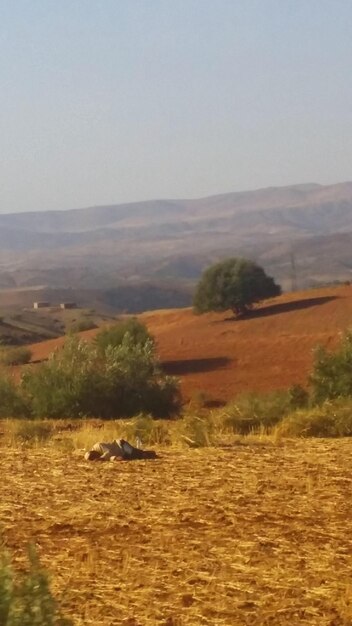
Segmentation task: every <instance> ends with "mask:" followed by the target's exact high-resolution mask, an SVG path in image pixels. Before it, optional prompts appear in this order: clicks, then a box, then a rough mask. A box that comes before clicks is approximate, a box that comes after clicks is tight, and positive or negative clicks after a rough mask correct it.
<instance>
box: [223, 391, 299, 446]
mask: <svg viewBox="0 0 352 626" xmlns="http://www.w3.org/2000/svg"><path fill="white" fill-rule="evenodd" d="M290 410H291V406H290V396H289V394H288V393H287V392H286V391H276V392H273V393H268V394H265V395H264V394H263V395H260V394H257V393H250V394H245V395H242V396H239V398H238V399H237V400H236V401H235V402H232V403H231V404H229V405H227V406H226V407H225V408H224V409H223V410H222V411H221V413H220V416H221V418H222V422H223V425H224V427H225V428H230V429H231V430H233V432H235V433H238V434H243V435H246V434H248V433H250V432H252V431H254V430H257V429H259V428H266V429H270V428H271V427H272V426H274V425H275V424H277V423H278V422H279V421H280V420H281V419H282V418H283V417H284V416H285V415H287V413H289V412H290Z"/></svg>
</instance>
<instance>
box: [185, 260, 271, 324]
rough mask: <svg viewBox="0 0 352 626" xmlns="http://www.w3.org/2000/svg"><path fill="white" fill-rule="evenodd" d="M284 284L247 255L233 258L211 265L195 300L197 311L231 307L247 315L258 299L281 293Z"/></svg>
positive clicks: (198, 287)
mask: <svg viewBox="0 0 352 626" xmlns="http://www.w3.org/2000/svg"><path fill="white" fill-rule="evenodd" d="M280 293H281V287H280V286H279V285H277V284H276V283H275V282H274V280H273V278H271V276H267V275H266V273H265V272H264V270H263V268H262V267H260V266H259V265H257V264H256V263H254V262H253V261H249V260H247V259H242V258H236V257H235V258H230V259H226V260H225V261H221V262H220V263H216V264H215V265H212V266H211V267H209V268H208V269H207V270H206V271H205V272H204V273H203V275H202V277H201V279H200V282H199V283H198V286H197V289H196V293H195V296H194V300H193V307H194V310H195V312H196V313H206V312H208V311H227V310H228V309H231V310H232V311H233V312H234V313H235V315H236V316H239V315H244V314H245V313H247V311H248V310H249V309H250V308H251V306H252V305H253V304H254V303H255V302H259V301H260V300H263V299H264V298H271V297H274V296H278V295H280Z"/></svg>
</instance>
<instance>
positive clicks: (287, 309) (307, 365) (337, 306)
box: [31, 286, 352, 404]
mask: <svg viewBox="0 0 352 626" xmlns="http://www.w3.org/2000/svg"><path fill="white" fill-rule="evenodd" d="M140 319H141V320H142V321H143V322H145V323H146V324H147V326H148V328H149V330H150V331H151V333H152V334H153V335H154V336H155V338H156V340H157V346H158V351H159V355H160V358H161V360H162V362H163V363H164V365H165V368H166V370H167V371H168V372H169V373H170V374H174V375H176V376H178V377H179V378H180V380H181V384H182V391H183V395H184V398H185V400H189V399H191V398H192V397H193V396H194V395H195V394H197V392H206V394H207V396H208V398H209V399H210V400H212V401H214V403H219V404H221V403H225V402H227V401H229V400H231V399H232V398H233V397H235V396H236V395H237V394H239V393H243V392H248V391H258V392H267V391H272V390H276V389H287V388H288V387H290V386H291V385H293V384H298V383H299V384H302V385H305V384H306V383H307V376H308V373H309V371H310V369H311V366H312V360H313V349H314V347H315V346H316V345H317V344H318V343H321V344H324V345H326V346H329V347H330V346H331V347H332V346H334V345H335V344H336V341H337V340H338V337H339V334H340V332H341V331H342V330H344V329H346V328H347V327H349V326H350V325H351V323H352V322H351V321H352V287H351V286H340V287H330V288H325V289H314V290H310V291H304V292H299V293H294V294H292V293H291V294H285V295H283V296H281V297H279V298H275V299H273V300H268V301H266V302H263V303H261V304H260V306H258V308H256V309H255V310H254V311H253V312H252V314H251V315H250V316H249V317H248V318H246V319H242V320H235V319H234V318H233V317H232V316H231V313H229V312H227V313H223V314H217V313H209V314H206V315H202V316H196V315H193V313H192V311H191V309H173V310H163V311H153V312H151V313H144V314H142V315H141V316H140ZM96 332H97V331H96V330H93V331H86V332H84V333H81V335H82V337H84V338H86V339H91V338H93V337H94V336H95V335H96ZM62 342H63V338H59V339H54V340H50V341H46V342H43V343H39V344H34V345H32V346H31V349H32V351H33V360H34V361H40V360H43V359H46V358H47V357H48V355H49V354H50V352H52V351H53V350H54V349H55V347H57V346H60V345H62Z"/></svg>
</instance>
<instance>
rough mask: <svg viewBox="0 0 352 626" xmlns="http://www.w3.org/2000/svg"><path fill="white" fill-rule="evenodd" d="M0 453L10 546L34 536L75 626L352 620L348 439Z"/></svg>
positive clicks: (330, 624) (290, 624) (240, 625)
mask: <svg viewBox="0 0 352 626" xmlns="http://www.w3.org/2000/svg"><path fill="white" fill-rule="evenodd" d="M1 452H2V453H1V458H0V468H1V471H2V474H3V476H4V478H5V477H6V480H5V479H4V480H3V481H2V485H1V492H0V493H1V498H0V517H1V526H2V532H3V534H4V538H5V540H6V543H7V545H8V546H9V547H10V548H11V550H13V552H14V555H15V561H16V563H17V565H19V566H21V565H22V564H23V562H24V548H25V544H26V543H27V542H28V541H29V540H34V541H35V542H36V544H37V546H38V551H39V554H40V557H41V559H42V562H43V564H44V565H45V566H46V567H47V568H48V569H49V571H50V573H51V574H52V577H53V588H54V591H55V593H56V594H58V596H59V597H60V596H62V598H63V608H64V610H65V612H66V614H67V615H68V616H71V617H73V618H74V623H75V626H83V625H84V626H92V625H93V624H94V626H112V625H120V624H121V625H126V626H127V625H128V626H137V625H140V626H152V625H159V626H176V625H177V626H189V625H192V626H198V625H201V624H207V625H209V626H210V625H211V626H213V625H216V626H244V625H248V626H249V625H250V626H264V625H269V624H270V625H275V626H277V625H280V626H281V625H287V626H296V625H298V624H299V625H303V624H306V625H309V626H315V625H316V626H348V625H350V624H351V623H352V588H351V573H352V489H351V488H352V478H351V471H350V470H351V456H352V441H351V440H348V439H345V440H339V441H327V440H306V441H287V442H281V443H277V444H274V443H273V442H270V441H268V440H263V441H261V440H258V441H256V440H254V439H248V440H246V439H244V440H243V441H242V443H237V444H236V445H234V446H233V447H229V448H224V449H213V448H209V449H201V450H194V451H191V450H190V451H187V450H186V451H185V450H183V451H179V450H175V449H165V450H161V451H160V453H161V458H160V459H159V460H157V461H149V462H148V461H141V462H131V463H123V462H122V463H121V462H120V463H115V464H114V463H105V464H103V463H102V464H100V463H86V462H84V461H83V460H82V458H81V455H78V453H76V452H75V453H69V454H67V453H64V452H62V451H60V450H59V449H58V448H55V447H48V448H41V449H38V448H33V449H24V450H22V451H21V452H20V453H19V451H18V450H17V449H15V448H11V447H9V448H6V447H2V450H1Z"/></svg>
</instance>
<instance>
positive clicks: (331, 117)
mask: <svg viewBox="0 0 352 626" xmlns="http://www.w3.org/2000/svg"><path fill="white" fill-rule="evenodd" d="M351 70H352V0H0V78H1V85H0V113H1V117H0V172H1V175H0V212H12V211H25V210H35V209H40V210H42V209H59V208H73V207H83V206H88V205H96V204H109V203H116V202H124V201H134V200H143V199H150V198H160V197H171V198H172V197H196V196H204V195H208V194H214V193H222V192H226V191H236V190H242V189H253V188H257V187H265V186H271V185H285V184H290V183H300V182H308V181H313V182H321V183H332V182H338V181H343V180H351V179H352V71H351Z"/></svg>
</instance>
